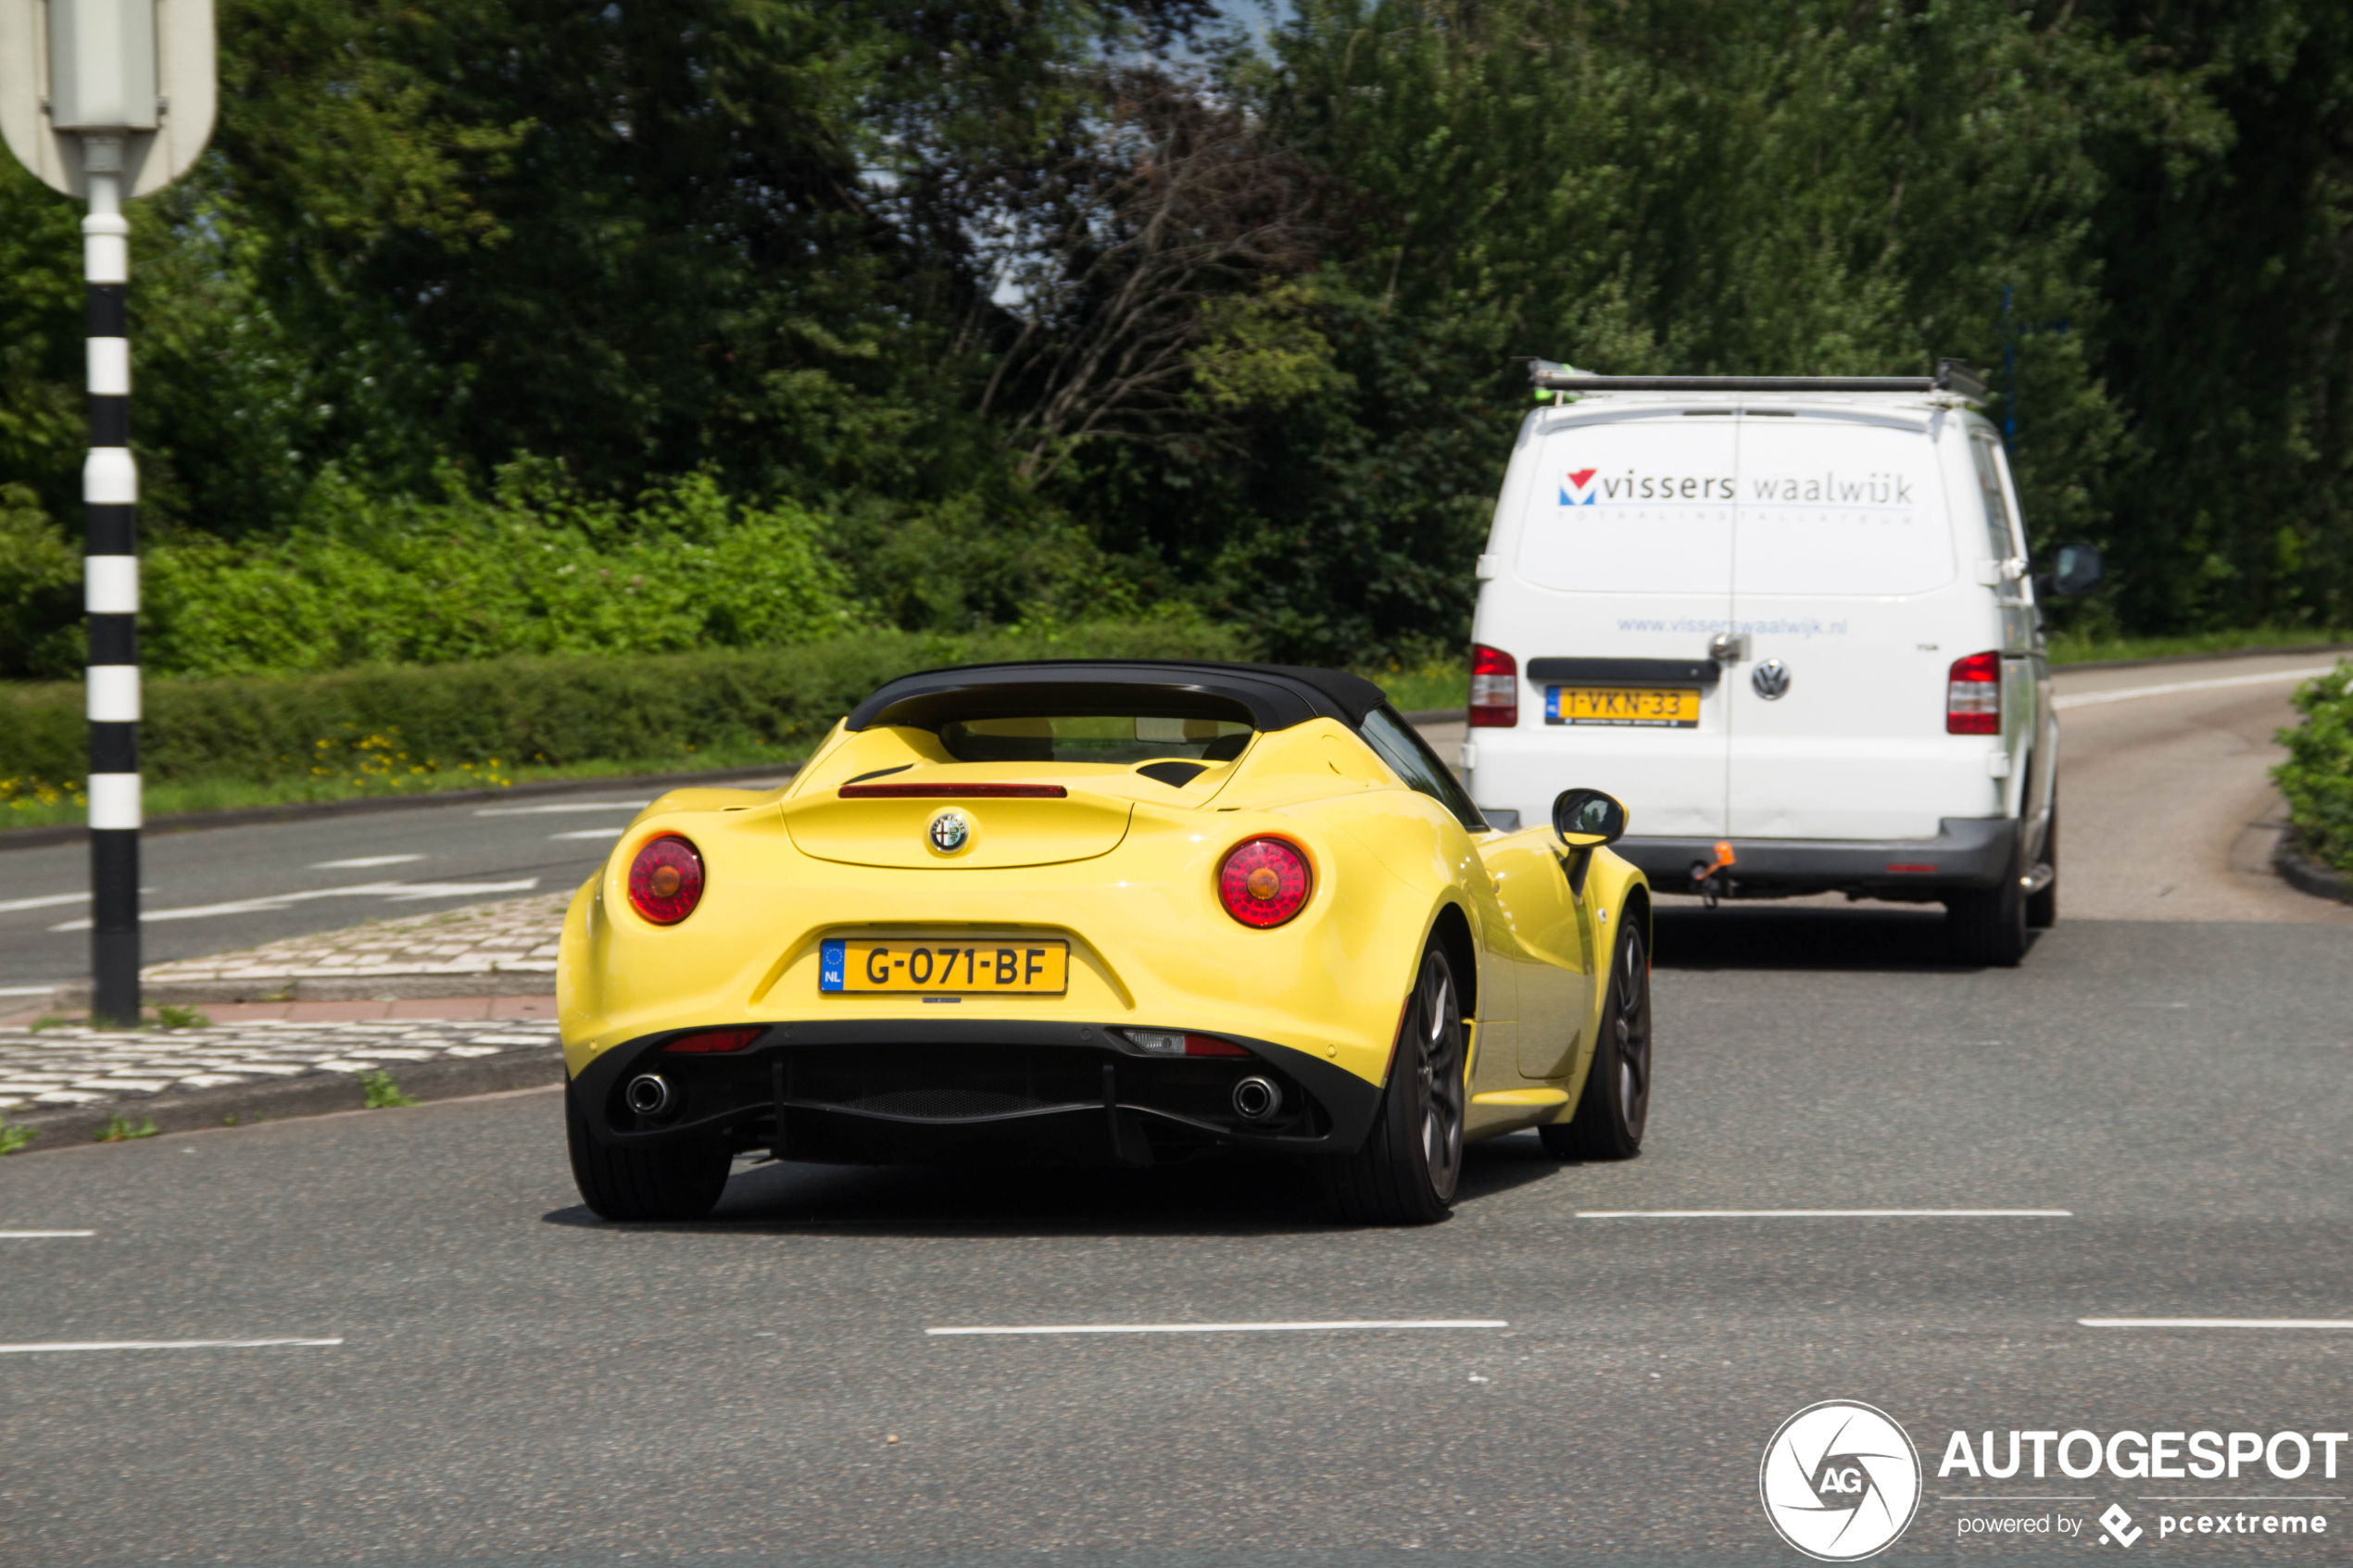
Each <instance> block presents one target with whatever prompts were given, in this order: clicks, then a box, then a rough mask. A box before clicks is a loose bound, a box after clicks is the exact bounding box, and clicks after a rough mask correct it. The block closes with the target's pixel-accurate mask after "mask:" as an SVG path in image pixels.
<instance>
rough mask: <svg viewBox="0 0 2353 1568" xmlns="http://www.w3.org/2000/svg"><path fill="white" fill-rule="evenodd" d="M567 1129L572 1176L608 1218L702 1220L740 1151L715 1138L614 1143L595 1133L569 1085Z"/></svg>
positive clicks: (589, 1201) (715, 1201) (715, 1202)
mask: <svg viewBox="0 0 2353 1568" xmlns="http://www.w3.org/2000/svg"><path fill="white" fill-rule="evenodd" d="M564 1133H565V1135H566V1139H567V1141H568V1142H569V1143H570V1144H571V1145H572V1179H573V1184H574V1185H577V1186H578V1187H579V1188H580V1196H581V1198H583V1199H585V1201H586V1203H587V1205H588V1207H589V1208H591V1209H593V1210H596V1211H597V1212H598V1214H600V1215H602V1216H603V1217H604V1218H606V1219H608V1220H699V1219H701V1218H702V1217H703V1216H704V1215H706V1214H708V1213H710V1212H711V1210H712V1209H713V1208H715V1207H716V1206H717V1205H718V1202H719V1195H720V1194H721V1193H723V1192H724V1191H725V1190H726V1188H727V1172H728V1168H729V1167H730V1166H731V1165H732V1164H733V1163H734V1156H733V1155H732V1154H731V1153H730V1152H729V1151H728V1148H727V1146H726V1145H725V1144H724V1143H720V1142H718V1141H717V1140H715V1139H711V1138H690V1139H685V1140H682V1141H679V1142H675V1143H666V1144H657V1145H655V1146H654V1147H652V1148H607V1147H606V1146H605V1145H603V1144H600V1143H598V1141H597V1140H596V1139H595V1138H594V1137H592V1136H590V1135H589V1132H588V1118H587V1115H586V1113H585V1112H584V1111H583V1110H581V1109H580V1101H579V1098H578V1097H577V1096H576V1095H575V1093H574V1092H573V1088H572V1087H571V1086H570V1085H566V1086H565V1088H564Z"/></svg>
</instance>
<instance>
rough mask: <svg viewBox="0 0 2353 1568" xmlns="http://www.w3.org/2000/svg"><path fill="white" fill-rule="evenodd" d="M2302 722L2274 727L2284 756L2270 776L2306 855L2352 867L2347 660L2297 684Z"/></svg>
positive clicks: (2352, 712) (2351, 711) (2352, 684)
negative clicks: (2278, 790)
mask: <svg viewBox="0 0 2353 1568" xmlns="http://www.w3.org/2000/svg"><path fill="white" fill-rule="evenodd" d="M2295 700H2296V710H2297V711H2298V712H2300V713H2302V714H2303V715H2304V722H2303V723H2301V724H2299V725H2297V726H2296V728H2295V729H2292V730H2282V731H2281V732H2280V742H2281V744H2282V745H2284V746H2286V747H2287V760H2286V761H2284V762H2283V763H2281V764H2280V765H2279V766H2278V767H2277V768H2274V769H2272V770H2271V777H2272V778H2273V779H2274V780H2276V781H2277V782H2278V784H2279V786H2280V793H2281V794H2283V795H2284V796H2286V797H2287V806H2288V814H2289V815H2290V816H2291V817H2292V818H2294V819H2295V822H2296V835H2297V837H2298V838H2299V839H2300V840H2301V841H2302V843H2303V847H2304V850H2305V852H2306V853H2307V854H2309V855H2310V856H2312V857H2313V858H2314V859H2319V860H2323V861H2326V862H2327V863H2328V864H2330V865H2332V866H2334V867H2335V868H2336V869H2337V870H2338V871H2341V872H2353V660H2347V662H2345V663H2343V664H2340V665H2338V666H2337V667H2336V669H2335V670H2334V671H2333V672H2331V673H2330V674H2326V675H2323V676H2322V677H2321V678H2320V679H2319V680H2317V681H2313V682H2309V683H2308V684H2305V685H2303V686H2301V687H2299V688H2298V689H2297V691H2296V699H2295Z"/></svg>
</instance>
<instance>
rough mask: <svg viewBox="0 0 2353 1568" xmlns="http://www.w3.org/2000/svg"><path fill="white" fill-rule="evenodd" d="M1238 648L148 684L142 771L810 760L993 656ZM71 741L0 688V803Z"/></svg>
mask: <svg viewBox="0 0 2353 1568" xmlns="http://www.w3.org/2000/svg"><path fill="white" fill-rule="evenodd" d="M1239 651H1240V650H1239V645H1238V643H1237V641H1236V639H1235V637H1234V635H1233V634H1232V633H1229V632H1226V631H1223V630H1221V629H1218V628H1215V627H1210V626H1205V625H1202V624H1200V623H1198V622H1189V621H1167V620H1164V621H1138V622H1133V623H1130V624H1126V625H1119V626H1110V625H1096V626H1078V627H1071V628H1066V629H1063V630H1062V631H1059V632H1051V633H1049V632H1040V631H1031V632H1013V633H993V634H989V635H985V636H974V637H945V636H935V637H926V636H916V635H913V634H911V633H899V632H891V633H874V634H871V635H865V636H858V637H837V638H834V639H831V640H829V641H826V642H823V643H808V644H803V645H801V646H798V647H786V648H716V649H711V650H708V651H704V652H696V653H675V654H660V655H653V656H648V657H645V658H636V659H591V658H516V659H492V660H484V661H480V662H476V663H471V664H441V665H381V666H374V667H371V668H366V669H359V670H340V671H332V672H330V673H327V674H322V675H301V676H240V677H228V678H217V679H209V680H181V681H152V682H150V683H149V684H148V685H147V690H146V720H145V725H144V728H143V732H142V739H141V761H142V771H143V772H144V773H145V776H146V777H147V779H149V780H150V781H152V782H157V783H163V782H171V781H184V780H193V779H207V778H219V779H234V780H241V781H245V782H248V783H254V784H264V783H272V782H277V781H281V780H286V779H301V778H303V777H305V776H306V775H310V774H312V773H313V771H314V770H317V769H319V768H320V767H321V759H322V757H324V758H325V759H328V760H329V761H330V763H331V764H332V765H330V766H329V767H328V770H327V771H328V773H329V774H333V775H335V776H334V777H333V778H332V779H326V780H325V782H326V783H330V784H337V785H339V784H340V782H341V773H342V772H343V771H344V770H346V769H347V768H349V767H352V766H355V765H357V766H361V767H367V766H371V765H380V764H381V763H382V762H384V761H386V760H388V759H390V758H391V757H392V756H394V755H395V754H396V753H405V754H406V756H405V758H404V759H403V760H402V764H401V765H402V766H403V767H407V768H414V769H418V770H423V771H425V773H428V774H429V773H432V772H443V773H446V772H449V771H457V770H481V771H489V770H491V769H492V768H493V766H494V765H495V766H496V768H497V769H501V770H506V769H513V768H516V767H519V766H525V765H534V764H547V765H555V766H564V765H569V764H575V763H582V762H593V761H597V760H599V759H618V760H635V759H655V758H675V759H686V758H687V757H689V756H690V755H692V754H693V753H695V752H698V751H709V750H712V749H714V748H718V747H729V746H732V747H737V748H742V747H747V746H749V747H761V748H768V749H772V750H786V751H789V750H798V749H800V748H804V747H806V746H811V745H813V744H814V743H815V742H816V741H817V740H818V739H819V738H820V737H822V736H823V735H824V733H825V732H826V731H827V730H828V729H830V728H831V727H832V725H833V723H834V721H835V720H837V719H839V718H840V717H841V716H842V715H843V714H845V713H847V712H848V711H849V709H850V708H851V707H853V706H854V705H855V704H856V703H857V702H858V700H859V699H860V698H861V697H863V696H865V695H866V694H867V693H869V692H871V691H873V690H874V689H875V687H876V686H878V685H880V684H882V683H883V682H885V681H887V680H889V679H891V678H892V677H893V676H896V675H901V674H904V673H906V672H907V671H911V670H921V669H928V668H931V667H934V666H938V665H947V664H963V663H970V662H975V661H978V660H983V659H1040V658H1058V657H1062V658H1077V657H1095V658H1104V657H1114V658H1138V659H1232V658H1237V657H1239ZM86 734H87V727H86V725H85V723H84V721H83V718H82V687H81V686H80V685H79V684H66V683H58V684H38V685H30V684H28V685H16V686H8V687H0V796H5V795H6V792H7V791H8V789H10V788H11V787H13V788H14V789H16V790H18V791H19V792H25V793H29V792H30V786H29V785H28V784H26V783H25V782H24V781H28V780H47V781H51V782H52V784H53V785H54V784H56V783H57V782H58V781H75V782H77V783H78V781H79V780H80V779H81V778H82V774H83V772H84V771H85V764H84V761H83V757H84V750H85V747H86V746H87V740H86ZM355 753H357V754H358V757H357V759H355V756H354V754H355ZM371 757H373V758H375V759H378V764H371V763H370V762H369V761H368V759H369V758H371ZM420 776H421V777H422V776H423V775H420ZM386 782H387V783H390V784H397V783H398V781H397V780H389V781H386ZM330 793H334V794H347V793H349V791H348V790H347V789H344V788H341V787H336V788H333V790H332V791H330Z"/></svg>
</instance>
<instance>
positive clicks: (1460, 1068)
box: [1317, 942, 1470, 1225]
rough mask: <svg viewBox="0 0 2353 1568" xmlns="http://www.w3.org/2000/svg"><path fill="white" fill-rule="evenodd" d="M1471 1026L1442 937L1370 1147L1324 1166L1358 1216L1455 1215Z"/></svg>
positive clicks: (1396, 1219) (1351, 1215)
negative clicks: (1467, 1026) (1466, 1023)
mask: <svg viewBox="0 0 2353 1568" xmlns="http://www.w3.org/2000/svg"><path fill="white" fill-rule="evenodd" d="M1466 1044H1467V1035H1466V1031H1465V1030H1464V1028H1463V1002H1462V989H1461V987H1459V986H1458V985H1455V983H1454V969H1453V964H1451V963H1450V962H1448V961H1447V958H1446V954H1445V952H1444V951H1443V950H1442V949H1441V948H1440V947H1439V946H1438V944H1437V943H1436V942H1432V943H1431V944H1430V945H1429V946H1428V947H1426V948H1424V949H1423V951H1422V961H1421V967H1420V969H1419V970H1418V971H1417V972H1416V975H1415V979H1414V989H1413V993H1412V995H1411V997H1409V998H1408V999H1407V1001H1406V1005H1405V1009H1404V1016H1403V1019H1402V1021H1401V1022H1400V1023H1399V1025H1398V1031H1397V1047H1396V1049H1395V1050H1394V1051H1393V1052H1392V1053H1391V1055H1390V1070H1389V1086H1388V1088H1387V1089H1386V1090H1384V1091H1383V1093H1382V1095H1381V1103H1380V1109H1379V1110H1378V1112H1376V1113H1375V1115H1374V1118H1373V1128H1372V1131H1371V1132H1370V1133H1369V1134H1367V1135H1365V1146H1364V1148H1360V1149H1358V1150H1357V1151H1356V1152H1355V1153H1354V1154H1346V1155H1336V1156H1334V1157H1332V1158H1331V1159H1328V1160H1323V1161H1321V1162H1320V1163H1319V1165H1318V1166H1317V1175H1318V1176H1319V1177H1320V1178H1321V1180H1322V1183H1323V1187H1324V1198H1325V1200H1326V1201H1327V1203H1329V1204H1330V1206H1331V1207H1332V1209H1333V1210H1334V1211H1335V1212H1336V1213H1338V1214H1339V1216H1340V1218H1341V1219H1343V1220H1347V1221H1350V1222H1352V1223H1357V1224H1384V1225H1416V1224H1429V1223H1433V1222H1435V1221H1439V1220H1442V1219H1444V1218H1446V1216H1447V1214H1448V1213H1449V1212H1450V1211H1451V1210H1452V1208H1453V1201H1454V1189H1455V1187H1456V1185H1458V1184H1459V1183H1460V1182H1461V1180H1462V1174H1463V1123H1464V1112H1465V1110H1466V1104H1467V1101H1468V1098H1469V1092H1470V1091H1469V1087H1468V1085H1467V1084H1466V1080H1465V1076H1464V1073H1465V1070H1466V1067H1467V1065H1468V1063H1467V1062H1466V1060H1465V1049H1466Z"/></svg>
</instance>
